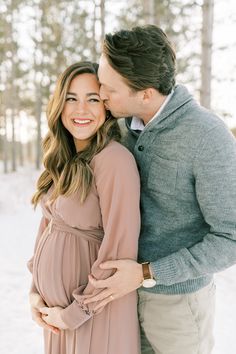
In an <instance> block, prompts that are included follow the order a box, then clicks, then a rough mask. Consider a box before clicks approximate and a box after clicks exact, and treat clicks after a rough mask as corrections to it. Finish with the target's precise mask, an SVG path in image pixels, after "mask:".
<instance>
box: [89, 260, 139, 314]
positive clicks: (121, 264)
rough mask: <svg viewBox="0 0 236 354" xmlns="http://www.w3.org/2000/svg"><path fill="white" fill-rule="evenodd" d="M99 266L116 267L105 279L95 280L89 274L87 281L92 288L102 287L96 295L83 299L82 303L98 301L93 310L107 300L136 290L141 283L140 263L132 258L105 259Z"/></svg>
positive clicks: (103, 304) (107, 301)
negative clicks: (113, 272)
mask: <svg viewBox="0 0 236 354" xmlns="http://www.w3.org/2000/svg"><path fill="white" fill-rule="evenodd" d="M100 268H101V269H114V268H116V272H115V274H113V275H112V276H111V277H109V278H107V279H105V280H96V279H95V278H94V277H92V276H91V275H89V282H90V283H91V284H92V285H93V286H94V288H96V289H104V290H103V291H101V292H100V293H99V294H98V295H96V296H93V297H91V298H89V299H86V300H85V301H84V304H89V303H91V302H96V301H99V302H100V303H99V304H98V305H97V306H96V307H95V308H94V311H98V310H99V309H100V308H101V307H103V306H105V305H106V304H108V303H109V302H111V301H113V300H115V299H119V298H120V297H122V296H124V295H126V294H128V293H130V292H131V291H134V290H136V289H137V288H139V287H140V286H141V284H142V281H143V271H142V265H141V264H139V263H137V262H135V261H133V260H130V259H121V260H117V261H107V262H105V263H101V264H100Z"/></svg>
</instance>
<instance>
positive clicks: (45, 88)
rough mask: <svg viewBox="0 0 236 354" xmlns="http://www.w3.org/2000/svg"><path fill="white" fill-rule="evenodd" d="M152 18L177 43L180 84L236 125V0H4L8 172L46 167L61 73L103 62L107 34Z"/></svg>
mask: <svg viewBox="0 0 236 354" xmlns="http://www.w3.org/2000/svg"><path fill="white" fill-rule="evenodd" d="M146 23H153V24H156V25H158V26H160V27H162V28H163V29H164V30H165V31H166V33H167V34H168V35H169V37H170V39H171V40H172V42H173V43H174V46H175V49H176V52H177V61H178V75H177V82H178V83H183V84H186V85H187V87H188V89H189V90H190V92H191V93H192V94H193V95H194V96H195V97H196V99H197V100H198V101H200V103H201V104H202V105H203V106H205V107H206V108H209V109H212V110H213V111H214V112H216V113H217V114H218V115H220V116H221V118H222V119H224V120H225V122H226V124H228V125H229V126H230V128H234V126H235V125H236V118H235V102H236V89H235V82H236V60H235V58H236V39H235V36H234V33H235V29H236V4H235V2H234V0H228V1H227V4H226V2H225V1H224V0H190V1H187V0H163V1H159V0H129V1H126V0H117V1H116V0H84V1H83V0H79V1H73V0H62V1H58V0H21V1H20V0H0V58H1V59H0V103H1V105H0V161H1V164H0V172H5V173H7V172H11V171H16V170H17V168H18V167H19V166H24V165H26V164H28V163H30V164H33V165H35V167H36V168H37V169H39V168H40V166H41V142H42V136H44V134H45V131H46V129H47V128H46V116H45V109H46V105H47V102H48V99H49V96H50V94H51V93H52V91H53V88H54V85H55V81H56V79H57V77H58V75H59V73H61V72H62V71H63V70H64V69H65V68H66V67H67V66H68V65H70V64H72V63H74V62H76V61H80V60H93V61H98V59H99V55H100V52H101V44H102V40H103V37H104V34H105V33H106V32H112V31H114V30H118V29H120V28H131V27H133V26H136V25H144V24H146Z"/></svg>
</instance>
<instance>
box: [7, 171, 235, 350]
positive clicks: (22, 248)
mask: <svg viewBox="0 0 236 354" xmlns="http://www.w3.org/2000/svg"><path fill="white" fill-rule="evenodd" d="M38 175H39V172H36V171H34V170H33V169H32V168H30V167H28V168H24V169H21V170H19V171H18V172H16V173H11V174H7V175H4V174H0V186H1V189H0V225H1V235H0V284H1V286H0V298H1V317H0V354H6V353H8V354H42V353H43V339H42V330H41V328H39V327H37V325H36V324H35V323H34V322H33V321H32V320H31V316H30V311H29V306H28V290H29V286H30V279H31V275H30V273H29V271H28V269H27V268H26V263H27V261H28V259H29V258H30V257H31V255H32V252H33V246H34V241H35V236H36V233H37V228H38V224H39V219H40V210H36V212H34V211H33V208H32V206H31V205H30V197H31V195H32V193H33V191H34V185H35V181H36V179H37V177H38ZM235 278H236V266H233V267H231V268H229V269H228V270H226V271H224V272H222V273H219V274H217V275H216V276H215V282H216V287H217V293H216V294H217V296H216V322H215V349H214V352H213V354H234V353H236V341H235V338H234V336H235V330H236V326H235V322H236V282H235Z"/></svg>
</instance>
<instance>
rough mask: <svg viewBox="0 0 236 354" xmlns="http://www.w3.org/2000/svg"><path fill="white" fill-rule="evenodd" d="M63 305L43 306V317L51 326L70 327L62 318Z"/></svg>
mask: <svg viewBox="0 0 236 354" xmlns="http://www.w3.org/2000/svg"><path fill="white" fill-rule="evenodd" d="M63 310H64V309H63V307H59V306H55V307H41V308H40V312H41V314H42V319H43V320H44V321H45V322H46V323H47V324H48V325H51V326H54V327H57V328H60V329H68V326H67V325H66V324H65V322H63V320H62V318H61V313H62V311H63Z"/></svg>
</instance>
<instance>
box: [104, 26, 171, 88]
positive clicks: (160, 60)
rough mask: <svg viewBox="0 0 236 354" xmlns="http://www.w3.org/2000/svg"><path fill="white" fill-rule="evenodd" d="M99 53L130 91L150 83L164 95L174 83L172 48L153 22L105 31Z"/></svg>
mask: <svg viewBox="0 0 236 354" xmlns="http://www.w3.org/2000/svg"><path fill="white" fill-rule="evenodd" d="M103 53H104V54H105V56H106V58H107V60H108V62H109V64H110V65H111V67H112V68H113V69H114V70H116V71H117V72H118V73H119V74H120V75H121V76H122V77H123V78H124V79H125V81H126V82H127V84H128V85H129V87H130V88H131V89H132V90H134V91H139V90H143V89H146V88H150V87H152V88H155V89H156V90H158V91H159V92H160V93H161V94H163V95H168V94H169V93H170V92H171V90H172V88H173V87H174V85H175V73H176V56H175V51H174V49H173V46H172V44H171V42H170V41H169V39H168V37H167V36H166V34H165V33H164V32H163V31H162V30H161V29H160V28H159V27H157V26H154V25H146V26H143V27H134V28H132V30H121V31H119V32H116V33H114V34H111V33H109V34H107V35H106V36H105V39H104V44H103Z"/></svg>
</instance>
